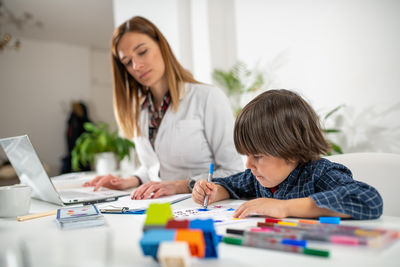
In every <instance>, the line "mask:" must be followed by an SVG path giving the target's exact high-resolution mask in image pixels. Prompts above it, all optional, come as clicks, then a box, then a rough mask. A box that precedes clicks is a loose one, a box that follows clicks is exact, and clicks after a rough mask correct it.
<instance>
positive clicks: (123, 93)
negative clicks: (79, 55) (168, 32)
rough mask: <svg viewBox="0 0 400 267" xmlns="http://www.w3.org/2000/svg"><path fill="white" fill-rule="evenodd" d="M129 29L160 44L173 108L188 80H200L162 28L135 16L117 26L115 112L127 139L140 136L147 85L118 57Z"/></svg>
mask: <svg viewBox="0 0 400 267" xmlns="http://www.w3.org/2000/svg"><path fill="white" fill-rule="evenodd" d="M127 32H137V33H143V34H146V35H147V36H149V37H150V38H152V39H153V40H154V41H155V42H156V43H157V44H158V45H159V47H160V51H161V55H162V57H163V60H164V64H165V77H166V78H167V83H168V89H169V93H170V95H171V100H172V107H173V109H174V111H177V110H178V106H179V98H180V96H181V95H182V93H183V86H184V83H185V82H190V83H199V82H198V81H196V80H195V79H194V78H193V75H192V74H191V73H190V72H189V71H187V70H185V69H184V68H183V67H182V65H181V64H180V63H179V62H178V60H177V59H176V58H175V55H174V53H173V52H172V50H171V48H170V46H169V44H168V42H167V40H166V39H165V37H164V36H163V35H162V33H161V32H160V30H159V29H158V28H157V27H156V26H155V25H154V24H153V23H151V22H150V21H149V20H147V19H145V18H143V17H133V18H131V19H130V20H128V21H126V22H124V23H123V24H122V25H120V26H119V27H118V28H117V29H115V31H114V34H113V37H112V43H111V62H112V74H113V82H114V113H115V117H116V119H117V122H118V125H119V127H120V129H121V130H122V133H123V134H124V135H125V137H127V138H132V137H133V136H140V132H141V131H140V127H139V116H140V110H141V102H142V98H143V97H144V95H145V94H144V92H145V90H147V88H144V87H143V85H141V84H140V83H139V82H137V81H136V80H135V79H134V78H133V77H132V76H131V75H130V74H129V73H128V72H127V70H126V68H125V66H124V65H123V64H122V63H121V62H120V59H119V57H118V51H117V48H118V43H119V41H120V40H121V38H122V36H123V35H124V34H125V33H127Z"/></svg>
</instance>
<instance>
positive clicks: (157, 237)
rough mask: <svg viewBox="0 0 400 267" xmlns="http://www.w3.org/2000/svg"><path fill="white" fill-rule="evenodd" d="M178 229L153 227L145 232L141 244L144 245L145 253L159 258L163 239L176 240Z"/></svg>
mask: <svg viewBox="0 0 400 267" xmlns="http://www.w3.org/2000/svg"><path fill="white" fill-rule="evenodd" d="M175 236H176V230H173V229H171V230H170V229H168V230H166V229H151V230H148V231H146V232H144V234H143V237H142V239H140V246H141V247H142V251H143V254H144V255H146V256H152V257H153V258H154V259H157V251H158V245H159V244H160V242H162V241H174V240H175Z"/></svg>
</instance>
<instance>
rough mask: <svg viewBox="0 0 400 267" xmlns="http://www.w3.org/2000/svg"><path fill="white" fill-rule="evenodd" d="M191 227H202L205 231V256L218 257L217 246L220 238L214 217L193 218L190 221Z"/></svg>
mask: <svg viewBox="0 0 400 267" xmlns="http://www.w3.org/2000/svg"><path fill="white" fill-rule="evenodd" d="M189 228H191V229H200V230H202V231H203V235H204V242H205V244H206V253H205V256H204V257H205V258H218V251H217V246H218V243H219V238H218V237H217V234H216V232H215V228H214V221H213V220H212V219H207V220H200V219H196V220H192V221H190V224H189Z"/></svg>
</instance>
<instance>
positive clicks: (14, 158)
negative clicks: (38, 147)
mask: <svg viewBox="0 0 400 267" xmlns="http://www.w3.org/2000/svg"><path fill="white" fill-rule="evenodd" d="M0 144H1V146H2V147H3V149H4V152H5V153H6V155H7V157H8V159H9V160H10V162H11V164H12V166H13V167H14V169H15V172H16V173H17V175H18V177H19V179H20V181H21V183H22V184H26V185H29V186H30V187H31V188H32V192H33V193H32V197H34V198H38V199H41V200H44V201H48V202H52V203H57V204H62V202H61V200H60V198H59V196H58V194H57V192H56V191H55V189H54V186H53V184H52V183H51V182H50V179H49V176H48V175H47V173H46V171H45V169H44V168H43V165H42V163H41V162H40V160H39V158H38V156H37V154H36V152H35V149H34V148H33V146H32V144H31V142H30V140H29V138H28V136H27V135H22V136H16V137H10V138H3V139H0Z"/></svg>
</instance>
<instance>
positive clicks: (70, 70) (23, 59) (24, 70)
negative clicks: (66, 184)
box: [0, 39, 114, 175]
mask: <svg viewBox="0 0 400 267" xmlns="http://www.w3.org/2000/svg"><path fill="white" fill-rule="evenodd" d="M107 52H108V51H107ZM105 55H106V53H105V52H102V50H99V51H93V52H92V51H91V49H89V48H88V47H82V46H74V45H69V44H61V43H52V42H43V41H37V40H33V39H22V47H21V49H20V50H19V51H13V50H5V51H3V52H0V69H1V71H0V81H1V83H0V137H9V136H15V135H22V134H28V135H29V137H30V139H31V141H32V143H33V145H34V147H35V149H36V151H37V153H38V154H39V158H40V159H41V160H42V162H44V163H46V164H47V165H48V166H49V167H50V174H51V175H55V174H57V173H58V171H59V169H60V164H61V158H62V157H63V156H64V155H65V153H66V122H67V119H68V116H69V112H70V103H71V101H75V100H84V101H86V102H87V103H88V104H89V113H90V115H91V117H92V119H93V120H104V121H108V120H111V121H112V122H113V121H114V119H113V117H112V99H109V98H110V92H111V97H112V90H111V88H110V83H111V82H110V80H111V78H109V77H110V74H108V72H109V71H107V69H108V70H109V65H108V64H109V60H108V58H109V56H108V53H107V61H106V57H105ZM110 112H111V115H110ZM2 153H3V152H2ZM2 157H3V158H4V155H2Z"/></svg>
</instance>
